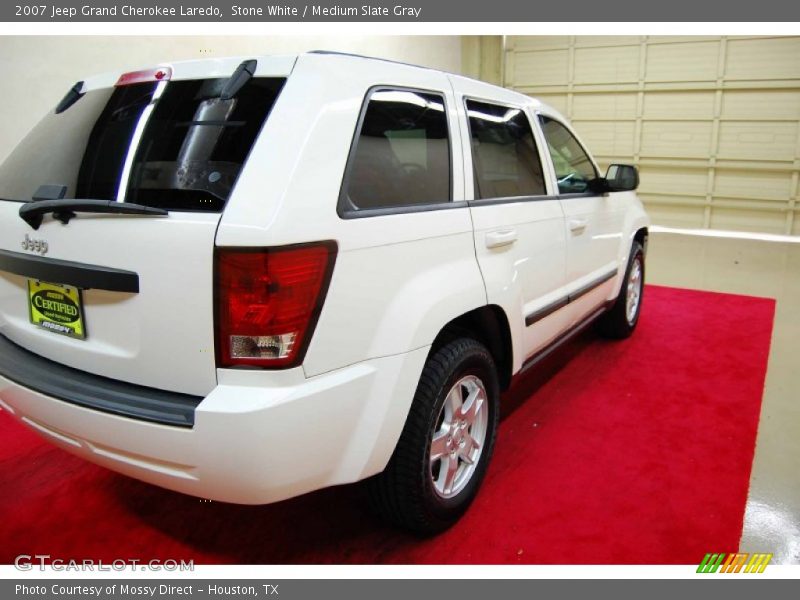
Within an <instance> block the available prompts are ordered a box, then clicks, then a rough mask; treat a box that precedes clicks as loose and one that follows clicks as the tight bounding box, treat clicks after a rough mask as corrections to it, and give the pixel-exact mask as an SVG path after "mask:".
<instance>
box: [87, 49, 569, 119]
mask: <svg viewBox="0 0 800 600" xmlns="http://www.w3.org/2000/svg"><path fill="white" fill-rule="evenodd" d="M303 57H309V58H312V57H313V58H315V59H322V60H325V61H326V62H327V61H328V60H330V63H329V64H328V66H327V67H326V68H329V67H330V66H332V64H335V63H337V62H342V63H344V64H346V63H347V62H349V61H352V60H359V61H361V60H364V61H372V62H375V63H379V64H384V65H395V66H398V67H404V68H409V69H420V70H425V71H435V72H439V73H444V74H447V75H450V76H452V77H455V78H458V79H461V80H463V81H465V82H469V85H470V87H471V88H473V89H479V90H482V91H483V92H484V93H485V94H488V95H494V94H496V93H498V92H500V90H502V92H501V93H502V95H504V96H506V97H508V98H512V97H513V98H514V101H515V103H520V104H524V105H528V106H532V107H533V108H534V109H536V110H541V111H543V112H546V113H549V114H553V115H557V116H560V114H559V113H558V111H556V110H555V109H553V108H552V107H550V106H548V105H547V104H545V103H543V102H541V101H540V100H537V99H536V98H533V97H531V96H528V95H525V94H522V93H519V92H516V91H514V90H509V89H508V88H503V87H500V86H497V85H493V84H490V83H487V82H484V81H480V80H478V79H475V78H472V77H467V76H464V75H459V74H456V73H451V72H448V71H443V70H441V69H436V68H433V67H426V66H422V65H415V64H411V63H406V62H401V61H396V60H391V59H387V58H379V57H374V56H364V55H360V54H351V53H347V52H338V51H333V50H311V51H309V52H301V53H296V54H284V55H259V56H252V55H251V56H231V57H221V58H200V59H189V60H182V61H174V62H169V61H165V62H162V63H159V64H156V65H152V64H151V65H148V66H147V67H144V68H145V69H155V68H158V67H169V68H171V69H172V80H176V81H177V80H180V79H195V78H201V77H202V78H210V77H226V76H229V75H230V74H231V73H233V71H234V70H235V69H236V67H237V66H239V64H241V63H242V62H243V61H245V60H252V59H254V58H255V59H256V60H257V61H258V70H257V75H260V76H268V75H273V76H288V75H289V74H290V73H291V72H292V70H293V68H294V65H295V63H296V62H297V60H298V59H301V58H303ZM131 71H135V69H132V70H131ZM123 72H124V71H122V70H119V71H113V72H108V73H104V74H101V75H96V76H93V77H89V78H87V79H85V80H84V87H83V89H84V91H88V90H91V89H97V88H102V87H109V86H112V85H114V84H115V83H116V81H117V79H118V78H119V76H120V75H121V74H122V73H123Z"/></svg>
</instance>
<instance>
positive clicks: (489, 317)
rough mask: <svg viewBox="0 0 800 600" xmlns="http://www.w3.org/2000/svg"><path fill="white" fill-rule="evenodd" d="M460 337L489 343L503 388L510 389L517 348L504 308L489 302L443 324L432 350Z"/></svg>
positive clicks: (487, 344)
mask: <svg viewBox="0 0 800 600" xmlns="http://www.w3.org/2000/svg"><path fill="white" fill-rule="evenodd" d="M458 337H471V338H473V339H475V340H477V341H479V342H480V343H482V344H483V345H484V346H486V348H487V349H488V350H489V352H490V353H491V355H492V358H493V359H494V362H495V365H496V367H497V375H498V381H499V383H500V388H501V389H503V390H505V389H507V388H508V386H509V385H510V383H511V377H512V370H513V364H514V351H513V345H512V340H511V327H510V325H509V322H508V317H507V316H506V313H505V311H504V310H503V309H502V308H501V307H500V306H498V305H496V304H487V305H485V306H481V307H479V308H475V309H473V310H470V311H469V312H466V313H464V314H462V315H459V316H458V317H456V318H454V319H452V320H451V321H449V322H448V323H447V324H445V325H444V327H442V329H441V330H440V331H439V333H438V335H437V336H436V338H435V339H434V341H433V344H432V346H431V350H430V352H431V353H433V352H435V351H436V350H437V349H439V348H441V347H442V346H443V345H444V344H446V343H447V342H449V341H451V340H453V339H456V338H458Z"/></svg>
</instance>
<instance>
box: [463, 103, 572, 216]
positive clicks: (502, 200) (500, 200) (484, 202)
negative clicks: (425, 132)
mask: <svg viewBox="0 0 800 600" xmlns="http://www.w3.org/2000/svg"><path fill="white" fill-rule="evenodd" d="M469 100H472V101H473V102H482V103H483V104H492V105H494V106H501V107H505V108H511V109H515V110H518V111H520V112H521V113H522V114H523V115H525V118H526V119H528V126H529V127H530V128H531V136H532V137H533V143H534V144H536V152H537V153H538V154H539V163H540V165H539V166H541V167H542V175H545V172H544V171H545V168H544V167H545V165H544V163H542V149H541V148H540V147H539V142H538V140H537V139H536V130H535V126H536V123H535V122H534V121H531V118H530V116H529V115H528V113H527V111H526V110H525V108H526V106H527V105H524V104H513V103H511V102H500V101H498V100H490V99H486V98H482V97H479V96H473V95H470V94H462V96H461V101H462V102H463V104H464V116H465V117H466V120H467V134H468V138H467V143H468V144H469V155H470V158H471V159H472V180H473V182H474V181H475V152H474V150H473V148H472V127H470V124H469V108H467V102H468V101H469ZM534 115H536V116H537V119H538V112H536V111H534ZM545 158H546V159H548V160H549V159H550V156H549V155H547V156H545ZM465 175H466V173H465ZM555 189H558V187H557V186H556V188H555ZM476 191H477V190H476V189H475V184H474V183H473V189H472V199H471V200H468V203H469V205H470V206H473V204H475V203H480V204H477V206H488V205H491V204H513V203H514V202H536V201H537V200H538V201H542V200H555V199H558V196H557V195H553V194H547V193H545V194H541V195H535V196H531V195H523V196H503V197H497V198H475V192H476ZM545 192H547V184H546V183H545Z"/></svg>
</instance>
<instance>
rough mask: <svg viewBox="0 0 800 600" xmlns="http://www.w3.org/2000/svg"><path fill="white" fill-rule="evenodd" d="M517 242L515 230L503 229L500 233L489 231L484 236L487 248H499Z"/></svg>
mask: <svg viewBox="0 0 800 600" xmlns="http://www.w3.org/2000/svg"><path fill="white" fill-rule="evenodd" d="M516 241H517V230H516V229H503V230H501V231H490V232H489V233H487V234H486V247H487V248H500V247H502V246H508V245H510V244H513V243H514V242H516Z"/></svg>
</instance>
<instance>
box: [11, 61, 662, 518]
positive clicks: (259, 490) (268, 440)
mask: <svg viewBox="0 0 800 600" xmlns="http://www.w3.org/2000/svg"><path fill="white" fill-rule="evenodd" d="M637 184H638V175H637V172H636V169H635V168H634V167H631V166H627V165H612V167H610V168H609V171H608V173H607V174H606V176H605V177H602V176H600V174H599V172H598V169H597V166H596V164H595V162H594V161H593V159H592V158H591V156H590V155H589V153H588V152H587V151H586V149H585V148H584V146H583V145H582V144H581V142H580V141H579V139H578V137H577V136H576V135H575V133H574V132H573V131H572V130H571V128H570V127H569V125H568V124H567V123H566V122H565V120H564V119H563V118H562V117H561V116H560V115H559V114H558V113H557V112H556V111H555V110H553V109H552V108H550V107H548V106H546V105H544V104H542V103H540V102H538V101H536V100H533V99H531V98H529V97H527V96H523V95H521V94H517V93H514V92H511V91H508V90H505V89H501V88H498V87H495V86H492V85H487V84H485V83H481V82H478V81H473V80H471V79H466V78H464V77H459V76H456V75H450V74H447V73H442V72H440V71H435V70H431V69H425V68H421V67H415V66H409V65H404V64H398V63H392V62H388V61H381V60H376V59H369V58H363V57H357V56H349V55H341V54H334V53H325V52H314V53H308V54H302V55H299V56H279V57H259V58H257V59H247V60H242V59H241V58H238V59H225V60H200V61H190V62H181V63H174V64H169V65H162V66H159V67H157V68H155V69H150V70H144V71H137V72H133V73H124V74H122V75H120V74H119V73H116V74H109V75H104V76H99V77H94V78H91V79H87V80H86V81H83V82H79V83H77V84H76V85H75V86H74V87H73V88H72V89H71V90H70V91H69V93H68V94H67V95H66V96H65V97H64V99H63V100H62V101H61V102H60V103H59V105H58V106H57V107H56V109H55V110H54V111H52V112H51V113H50V114H48V115H47V116H45V117H44V119H43V120H42V121H41V122H40V123H39V124H38V125H37V126H36V127H35V128H34V129H33V130H32V131H31V132H30V134H29V135H28V136H27V137H26V138H25V139H24V141H22V142H21V143H20V144H19V146H18V147H17V148H16V149H15V150H14V151H13V153H12V154H11V155H10V156H9V158H8V159H7V160H6V161H5V163H4V164H3V165H2V167H0V407H1V408H2V409H3V410H5V411H7V412H8V413H10V414H12V415H14V416H15V417H16V418H18V419H20V420H21V421H22V422H23V423H25V424H26V425H28V426H30V427H32V428H33V429H35V430H36V431H38V432H39V433H40V434H42V435H43V436H44V437H46V438H48V439H49V440H51V441H52V442H54V443H55V444H58V445H59V446H61V447H63V448H65V449H67V450H69V451H71V452H74V453H76V454H78V455H80V456H83V457H85V458H87V459H89V460H91V461H93V462H96V463H98V464H101V465H104V466H107V467H109V468H111V469H114V470H116V471H119V472H121V473H125V474H127V475H130V476H132V477H136V478H138V479H141V480H144V481H148V482H151V483H154V484H157V485H160V486H164V487H166V488H170V489H173V490H178V491H181V492H185V493H188V494H193V495H196V496H201V497H205V498H212V499H217V500H221V501H226V502H236V503H244V504H263V503H269V502H275V501H277V500H281V499H284V498H289V497H292V496H296V495H298V494H302V493H305V492H309V491H311V490H315V489H318V488H322V487H325V486H331V485H336V484H343V483H349V482H355V481H358V480H363V479H367V478H370V479H369V488H370V490H371V492H372V493H371V496H372V497H373V499H374V501H375V504H376V505H377V506H378V508H379V509H380V510H381V512H383V513H384V514H385V515H386V516H387V517H389V518H390V519H392V520H393V521H394V522H396V523H398V524H399V525H401V526H404V527H407V528H410V529H413V530H416V531H420V532H434V531H438V530H441V529H443V528H445V527H447V526H448V525H450V524H451V523H453V522H454V521H455V520H456V519H457V518H458V517H459V516H460V515H461V514H462V513H463V512H464V511H465V510H466V508H467V506H468V505H469V503H470V502H471V500H472V499H473V497H474V496H475V494H476V492H477V489H478V487H479V485H480V483H481V480H482V479H483V476H484V473H485V471H486V468H487V465H488V463H489V459H490V456H491V454H492V448H493V445H494V442H495V433H496V430H497V422H498V402H499V396H500V391H501V390H502V389H504V388H506V387H507V386H508V385H509V382H510V381H511V379H512V377H513V376H514V375H516V374H518V373H520V372H521V371H524V370H525V369H527V368H529V367H531V366H532V365H534V364H536V363H537V361H539V360H540V359H541V358H542V357H544V356H545V355H547V354H548V353H550V352H551V351H552V350H553V349H554V348H556V347H557V346H559V345H561V344H563V343H564V341H565V340H567V339H569V338H570V337H571V336H573V335H574V334H575V333H577V332H579V331H580V330H581V329H583V328H584V327H585V326H587V325H588V324H589V323H591V322H592V321H594V320H596V319H597V320H598V321H599V325H600V330H601V331H602V332H604V333H605V334H607V335H610V336H613V337H625V336H627V335H629V334H630V333H631V332H632V330H633V329H634V327H635V326H636V322H637V319H638V315H639V310H640V307H641V297H642V289H643V288H642V285H643V274H644V255H645V247H646V242H647V226H648V219H647V216H646V214H645V212H644V210H643V208H642V205H641V204H640V202H639V200H638V199H637V197H636V194H635V193H634V190H635V188H636V186H637Z"/></svg>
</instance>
